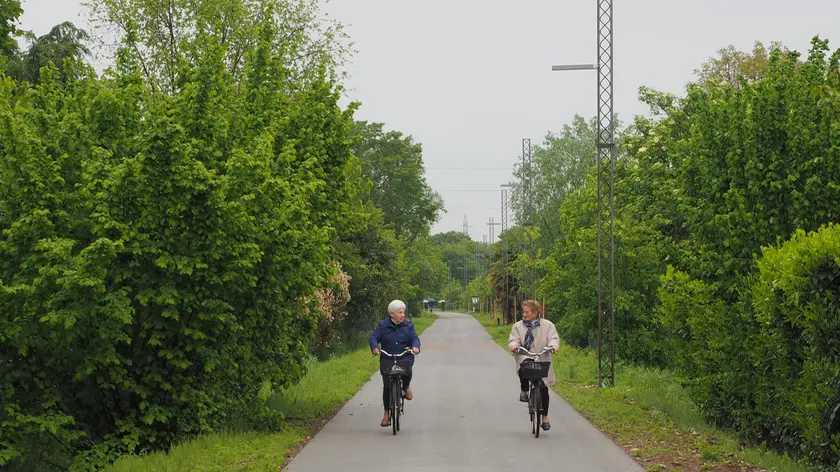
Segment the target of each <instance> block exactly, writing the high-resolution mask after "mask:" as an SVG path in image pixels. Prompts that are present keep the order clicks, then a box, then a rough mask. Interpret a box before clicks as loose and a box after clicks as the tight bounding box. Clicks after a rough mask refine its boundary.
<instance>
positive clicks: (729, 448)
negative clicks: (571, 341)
mask: <svg viewBox="0 0 840 472" xmlns="http://www.w3.org/2000/svg"><path fill="white" fill-rule="evenodd" d="M476 319H478V321H479V322H481V324H482V325H483V326H484V327H485V329H486V330H487V332H488V333H489V334H490V335H491V336H492V337H493V339H494V340H495V341H496V342H497V343H498V344H499V345H501V346H505V345H507V339H508V335H509V334H510V326H509V325H508V326H504V325H503V326H498V325H496V323H495V321H492V320H491V317H490V315H476ZM553 362H554V373H555V375H556V377H557V383H556V384H555V385H554V390H555V391H556V392H557V393H558V394H560V395H561V396H562V397H563V398H564V399H565V400H566V401H567V402H569V404H570V405H571V406H572V407H573V408H574V409H575V410H577V411H578V412H579V413H580V414H582V415H583V416H584V417H586V418H587V419H588V420H589V421H590V422H591V423H592V424H593V425H594V426H595V427H597V428H598V429H600V430H601V431H602V432H603V433H604V434H606V435H607V436H608V437H609V438H610V439H612V440H613V441H614V442H615V443H616V444H618V445H619V446H621V447H623V448H624V449H625V450H626V451H627V452H628V453H629V454H630V455H631V456H632V457H634V458H635V460H636V462H638V463H639V464H640V465H641V466H642V467H644V468H645V469H646V470H649V471H668V472H677V471H680V472H695V471H770V470H773V471H777V472H813V471H814V470H816V469H811V468H809V467H807V466H805V465H803V464H801V463H798V462H796V461H794V460H792V459H790V458H789V457H787V456H780V455H778V454H775V453H773V452H770V451H767V450H766V449H761V448H754V447H743V446H742V445H741V444H740V443H739V441H738V440H737V439H736V438H734V437H733V436H731V435H729V434H726V433H723V432H721V431H719V430H716V429H715V428H713V427H711V426H709V425H707V424H706V423H705V422H704V421H703V419H702V417H701V416H700V413H699V412H698V411H697V409H696V408H695V406H694V404H693V403H692V402H691V400H690V399H689V398H688V395H687V393H686V392H685V390H684V389H683V388H682V387H681V386H680V385H679V383H678V382H677V381H676V379H674V378H673V376H672V374H670V373H669V372H667V371H662V370H658V369H648V368H641V367H633V366H625V365H616V373H615V376H616V386H615V387H613V388H609V389H602V388H598V387H597V371H598V369H597V366H598V360H597V357H596V354H595V352H594V351H592V350H578V349H573V348H571V347H569V346H566V345H562V346H561V348H560V351H559V352H558V353H557V354H555V356H554V360H553Z"/></svg>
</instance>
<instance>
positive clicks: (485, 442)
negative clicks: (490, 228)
mask: <svg viewBox="0 0 840 472" xmlns="http://www.w3.org/2000/svg"><path fill="white" fill-rule="evenodd" d="M420 339H421V342H422V344H423V351H422V352H421V353H420V355H419V356H418V358H417V360H416V361H415V364H414V377H413V379H412V382H411V389H412V392H413V393H414V399H413V400H411V401H406V405H405V415H404V416H402V417H401V424H400V426H401V431H399V432H398V433H397V435H396V436H394V435H392V432H391V428H390V427H388V428H382V427H380V426H379V421H380V420H381V419H382V413H383V407H382V379H381V377H380V375H379V373H378V372H377V373H376V374H374V376H373V377H372V378H371V381H370V382H368V383H367V384H365V386H364V387H363V388H362V389H361V390H360V391H359V393H358V394H356V396H354V397H353V398H352V399H351V400H350V401H349V402H348V403H347V405H346V406H345V407H344V408H343V409H342V410H341V411H340V412H339V413H338V414H337V415H336V416H335V418H333V420H332V421H331V422H329V423H328V424H327V425H326V426H325V427H324V428H323V429H322V430H321V431H320V432H319V433H318V434H317V435H316V436H315V437H314V438H313V439H312V441H311V442H310V443H309V444H308V445H307V446H306V447H305V448H304V449H303V450H302V451H301V452H300V453H299V454H298V455H297V457H295V458H294V460H293V461H292V462H291V463H290V464H289V465H288V467H287V468H286V469H285V470H288V471H290V472H310V471H311V472H315V471H342V472H355V471H365V472H370V471H392V470H395V471H396V470H398V471H401V472H412V471H423V472H426V471H441V472H449V471H466V472H473V471H475V472H478V471H482V472H484V471H517V472H525V471H527V472H537V471H541V470H544V471H552V472H557V471H570V472H571V471H575V472H584V471H622V472H624V471H633V472H637V471H642V470H643V469H642V468H641V467H639V466H638V465H637V464H636V463H635V462H634V461H633V460H632V459H631V458H630V457H629V456H628V455H627V454H626V453H625V452H624V450H622V449H621V448H620V447H618V446H617V445H615V444H614V443H613V442H612V441H610V440H609V439H608V438H607V437H606V436H604V435H603V434H602V433H601V432H600V431H598V430H597V429H595V428H594V427H593V426H592V425H591V424H590V423H589V422H588V421H586V419H584V418H583V417H582V416H580V415H579V414H578V413H576V412H575V411H574V410H573V409H572V408H571V407H570V406H569V405H568V404H567V403H566V402H565V401H564V400H563V399H562V398H560V397H559V396H558V395H557V394H556V393H554V392H553V391H550V396H551V400H550V410H549V419H550V420H551V424H552V428H551V429H550V430H549V431H541V434H540V437H539V438H534V436H533V435H532V434H531V423H530V420H529V418H528V410H527V404H525V403H520V402H519V401H518V397H519V381H518V378H517V376H516V371H515V364H514V360H513V356H510V355H509V354H508V353H506V352H505V351H504V349H502V348H501V347H500V346H499V345H498V344H496V343H495V342H493V340H492V339H491V338H490V335H489V334H487V332H486V331H485V330H484V328H483V327H482V326H481V325H480V324H479V323H478V322H477V321H476V320H475V319H474V318H472V317H471V316H467V315H461V314H456V313H442V314H440V318H438V320H437V321H435V323H434V324H433V325H432V326H431V327H429V328H427V329H426V330H425V331H424V332H423V335H422V336H421V337H420Z"/></svg>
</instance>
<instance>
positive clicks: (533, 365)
mask: <svg viewBox="0 0 840 472" xmlns="http://www.w3.org/2000/svg"><path fill="white" fill-rule="evenodd" d="M550 366H551V362H535V361H532V360H527V359H526V360H525V361H523V362H522V364H520V366H519V376H520V377H521V378H523V379H528V380H530V379H542V378H545V377H548V369H549V367H550Z"/></svg>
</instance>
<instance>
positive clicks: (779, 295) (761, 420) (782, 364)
mask: <svg viewBox="0 0 840 472" xmlns="http://www.w3.org/2000/svg"><path fill="white" fill-rule="evenodd" d="M758 267H759V272H760V276H759V279H758V282H757V283H756V284H755V287H754V289H753V293H752V296H753V298H752V299H753V304H754V309H755V313H756V321H757V324H756V325H755V326H756V327H757V328H758V331H757V332H756V333H754V335H755V336H756V342H755V344H756V349H755V350H754V351H753V352H752V355H753V362H754V365H755V374H756V389H755V417H754V418H753V421H755V422H756V423H757V424H756V429H760V430H761V432H762V433H763V435H764V436H766V437H767V438H768V439H770V440H771V441H773V442H774V443H775V444H777V445H779V446H781V447H784V448H786V449H798V450H800V452H802V453H803V454H804V455H806V456H808V457H811V458H814V459H818V460H820V461H822V462H825V463H832V464H834V465H836V466H840V225H836V224H835V225H830V226H828V227H825V228H823V229H821V230H819V231H817V232H813V233H808V234H806V233H805V232H804V231H801V230H800V231H797V232H796V234H795V235H794V236H793V238H792V239H791V240H790V241H788V242H786V243H785V244H784V245H782V246H781V247H779V248H771V249H767V250H766V251H765V252H764V257H762V259H761V260H759V261H758Z"/></svg>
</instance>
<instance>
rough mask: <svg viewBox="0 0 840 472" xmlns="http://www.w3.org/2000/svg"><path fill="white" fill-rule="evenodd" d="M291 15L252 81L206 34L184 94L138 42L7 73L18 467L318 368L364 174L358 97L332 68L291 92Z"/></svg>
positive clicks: (7, 356)
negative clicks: (326, 286) (345, 232)
mask: <svg viewBox="0 0 840 472" xmlns="http://www.w3.org/2000/svg"><path fill="white" fill-rule="evenodd" d="M274 20H275V18H272V17H270V16H269V17H265V18H264V23H263V25H262V28H263V33H264V34H262V35H261V38H262V40H261V41H258V42H255V43H254V44H253V45H252V49H251V50H249V51H247V52H246V54H245V61H246V62H245V69H247V74H246V76H244V77H241V78H240V79H239V80H236V81H235V80H233V79H232V78H231V76H230V74H231V72H230V71H229V70H228V69H226V67H225V60H224V53H223V50H222V48H221V47H220V44H219V42H218V38H219V37H220V36H219V35H214V34H209V33H206V34H205V33H204V32H201V31H199V32H198V34H197V36H196V39H195V41H196V44H197V45H200V46H201V47H196V48H195V49H194V51H193V52H192V54H193V56H192V57H191V61H190V62H185V64H182V65H181V67H180V69H179V79H178V81H177V87H176V88H175V89H174V91H173V92H172V93H160V92H159V91H156V90H155V89H154V87H150V86H148V83H147V81H146V78H145V77H144V76H143V75H142V74H141V72H140V70H141V66H140V65H139V64H138V59H137V58H136V57H134V56H133V55H132V54H131V53H130V52H129V51H132V49H130V48H125V49H122V50H121V51H120V57H119V62H118V70H117V71H116V72H113V71H112V72H109V73H107V74H106V75H105V76H104V77H103V78H101V79H100V78H98V77H96V75H95V74H94V73H93V71H92V70H90V69H88V68H86V67H84V66H82V65H80V64H71V63H66V69H65V70H64V73H63V74H62V75H61V78H60V79H59V78H58V77H59V75H58V74H57V73H56V70H55V69H51V70H48V69H45V71H46V72H45V73H43V74H42V77H41V79H42V84H41V85H39V86H38V87H36V88H27V87H24V86H21V85H18V84H16V83H15V82H13V81H12V80H10V79H8V78H5V77H2V76H0V122H2V126H0V155H1V156H2V160H0V163H1V164H0V365H3V369H2V370H0V394H2V398H0V404H2V409H0V437H2V440H0V465H2V464H8V463H9V462H10V461H11V462H12V464H18V465H20V460H21V459H20V456H21V455H22V454H25V459H26V460H28V461H30V462H32V461H37V460H38V458H39V457H40V456H41V454H39V453H40V452H41V451H46V450H54V449H55V448H58V449H59V450H60V451H61V452H62V453H63V458H64V459H66V460H69V459H67V458H68V457H70V456H75V465H74V467H75V468H76V469H77V470H84V469H87V468H91V467H94V466H98V465H101V464H103V463H105V462H107V461H109V460H111V459H113V458H115V457H116V456H117V455H118V454H120V453H123V452H125V451H136V450H139V449H142V448H167V447H168V446H169V445H170V444H171V443H172V441H174V440H177V439H179V438H182V437H185V436H189V435H194V434H197V433H201V432H203V431H208V430H211V429H214V428H217V427H219V426H220V425H223V424H224V423H225V421H226V418H229V417H230V416H231V415H242V414H247V415H251V416H253V415H265V414H267V411H266V409H265V408H263V407H261V403H260V402H259V401H258V400H259V396H260V389H261V388H263V386H264V385H265V384H272V385H274V386H284V385H288V384H290V383H292V382H295V381H297V380H298V379H299V378H300V377H301V375H302V360H303V358H304V357H305V356H306V355H307V341H308V338H309V335H310V333H311V332H312V330H313V328H314V324H315V319H314V318H313V317H312V316H309V315H307V314H306V313H307V311H308V310H306V309H305V308H306V307H305V306H303V305H302V304H301V302H300V300H302V299H304V298H306V297H308V296H311V295H312V293H313V291H314V290H315V289H316V288H317V287H316V281H318V280H325V279H327V278H328V277H329V276H330V275H331V273H332V265H331V257H330V256H331V254H330V252H331V248H330V246H329V245H328V242H329V241H330V240H331V239H332V238H333V237H334V230H333V228H334V226H336V224H337V222H339V221H341V219H342V218H345V217H346V215H347V214H348V211H347V208H346V205H347V203H346V202H347V201H348V200H350V199H351V198H352V196H353V195H354V190H353V189H352V188H351V184H352V183H351V182H350V176H351V175H356V174H358V172H357V170H353V166H354V165H356V164H355V161H354V160H353V159H352V157H351V153H350V139H349V135H350V132H351V127H352V125H353V122H352V116H351V113H352V110H351V111H342V110H341V109H340V108H339V106H338V100H339V93H338V90H337V87H336V86H335V84H334V82H333V80H332V79H331V78H330V75H329V73H328V70H329V69H328V68H321V69H320V72H318V71H317V70H314V72H313V74H312V75H311V76H309V77H308V78H307V80H306V81H304V82H300V83H298V85H297V86H296V87H294V89H293V90H290V87H288V84H287V80H288V76H289V74H288V73H287V72H288V71H287V69H286V68H285V67H286V66H285V65H284V63H283V62H282V61H283V58H282V57H280V56H274V55H272V54H271V49H272V48H273V47H277V46H276V45H275V44H273V43H272V38H273V35H272V33H271V30H272V28H274V25H273V24H272V22H273V21H274ZM129 39H130V38H129ZM310 308H314V306H312V307H310ZM269 419H270V418H268V417H265V418H264V420H265V421H267V420H269ZM265 421H264V422H263V423H264V424H265ZM51 460H55V459H54V458H52V459H51ZM66 465H67V464H66V462H65V463H64V464H58V466H66Z"/></svg>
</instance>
